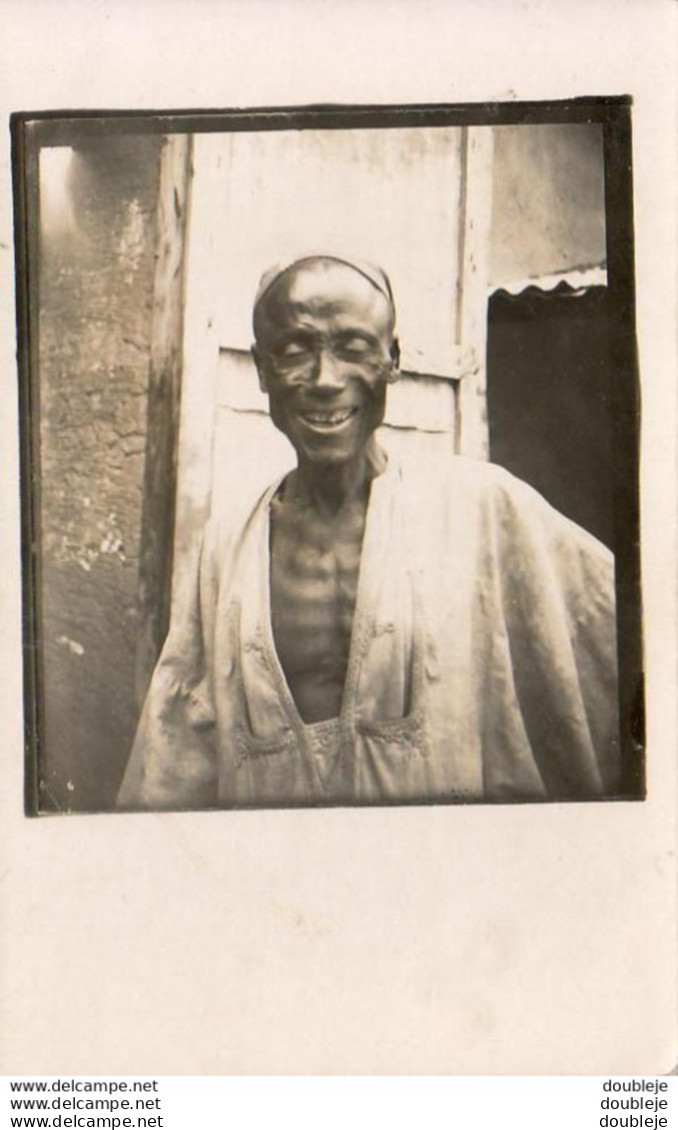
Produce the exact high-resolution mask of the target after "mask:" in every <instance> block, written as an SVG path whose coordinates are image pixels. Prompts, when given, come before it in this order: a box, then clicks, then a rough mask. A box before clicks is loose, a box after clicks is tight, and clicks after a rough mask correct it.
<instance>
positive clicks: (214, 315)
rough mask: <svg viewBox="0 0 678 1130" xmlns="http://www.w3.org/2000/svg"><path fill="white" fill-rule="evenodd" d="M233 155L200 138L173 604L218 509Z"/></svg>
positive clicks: (223, 140) (223, 142)
mask: <svg viewBox="0 0 678 1130" xmlns="http://www.w3.org/2000/svg"><path fill="white" fill-rule="evenodd" d="M230 152H231V135H230V134H198V135H196V136H195V137H194V138H193V153H192V161H193V174H192V179H191V214H190V220H189V238H188V240H187V247H186V267H185V277H186V300H185V312H184V340H183V376H182V395H181V418H180V426H179V466H178V473H177V489H176V518H175V524H174V560H173V564H172V597H171V600H172V607H175V606H176V602H177V601H180V600H181V593H182V590H183V589H184V585H185V583H186V581H187V580H188V578H189V577H190V566H191V561H192V559H193V555H194V551H195V548H196V545H197V543H198V541H199V536H200V532H201V530H202V528H203V526H204V525H205V522H206V521H207V519H208V518H209V516H210V510H211V499H212V485H213V483H212V478H213V458H212V452H213V448H214V421H215V408H216V389H217V375H218V360H219V340H218V324H219V318H218V315H219V310H220V308H221V306H222V304H223V301H224V299H223V293H222V291H223V288H222V277H223V273H224V263H223V259H224V256H225V255H226V254H227V252H228V248H225V247H224V243H223V230H224V215H225V214H226V211H227V208H228V194H229V183H230V177H229V168H230Z"/></svg>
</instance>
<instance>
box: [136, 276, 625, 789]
mask: <svg viewBox="0 0 678 1130" xmlns="http://www.w3.org/2000/svg"><path fill="white" fill-rule="evenodd" d="M395 318H396V315H395V305H394V300H393V295H392V292H391V287H390V283H389V281H388V278H387V276H386V274H385V273H384V272H383V271H382V270H381V269H380V268H377V267H374V266H372V265H370V264H366V263H363V262H361V261H357V260H353V259H344V258H339V257H335V256H332V255H314V256H311V257H306V258H303V259H299V260H297V261H295V262H294V263H291V264H288V265H285V266H282V267H276V268H274V269H272V270H271V271H269V272H268V273H267V274H266V275H265V276H264V278H263V279H262V282H261V284H260V287H259V292H258V294H257V297H256V300H255V306H254V334H255V345H254V347H253V356H254V360H255V363H256V366H257V370H258V373H259V380H260V383H261V387H262V389H263V390H264V391H265V392H266V393H267V395H268V397H269V403H270V412H271V418H272V420H273V423H274V424H275V426H276V427H278V428H279V429H280V430H281V431H282V432H284V434H285V435H286V436H287V437H288V439H289V440H290V442H291V443H292V445H293V447H294V449H295V451H296V454H297V466H296V468H295V470H294V471H292V472H291V473H290V474H289V475H287V476H286V477H285V478H284V479H283V480H282V482H279V483H274V484H272V486H271V487H270V488H269V489H268V490H267V491H266V492H265V494H264V495H263V497H262V498H261V499H260V500H259V502H258V503H257V505H256V506H255V508H254V510H253V511H251V512H250V513H247V514H243V515H240V516H239V517H235V516H230V517H229V519H228V520H225V521H220V520H219V518H218V516H217V517H216V518H215V520H213V521H212V522H211V523H210V525H209V527H208V529H207V530H206V533H205V536H204V539H203V545H202V551H201V555H200V560H199V563H198V567H197V573H196V579H195V587H194V590H193V593H192V596H191V598H190V599H189V600H188V601H187V603H186V604H185V606H184V607H183V608H181V609H180V610H178V612H177V615H176V616H175V619H174V620H173V624H172V628H171V631H170V634H169V637H168V640H167V643H166V645H165V648H164V651H163V654H162V656H161V658H160V661H159V663H158V666H157V668H156V672H155V674H154V677H153V681H152V684H151V688H150V691H149V694H148V698H147V702H146V705H145V708H144V713H143V716H142V719H141V722H140V725H139V731H138V734H137V739H136V743H135V748H134V751H133V754H132V757H131V758H130V764H129V767H128V770H127V773H126V776H125V780H124V782H123V786H122V789H121V792H120V798H119V803H120V806H121V807H127V808H139V807H141V808H179V809H181V808H206V807H215V806H217V807H231V806H236V805H253V806H256V805H270V804H280V805H292V804H323V803H324V804H332V803H344V804H351V803H353V804H360V803H379V802H385V801H445V800H447V801H450V800H516V799H518V800H544V799H549V798H552V799H574V798H578V797H596V796H603V795H612V794H613V793H614V792H615V790H616V789H618V786H619V773H618V745H619V743H618V733H617V701H616V662H615V656H616V647H615V620H614V595H613V594H614V585H613V563H612V559H611V556H610V554H609V553H608V551H607V550H606V549H604V548H603V546H601V545H600V543H598V542H597V541H596V540H595V539H593V538H592V537H590V535H588V534H586V533H585V532H584V531H582V530H580V529H579V528H578V527H577V526H575V525H574V524H573V523H571V522H569V521H568V520H567V519H565V518H563V517H562V516H561V515H560V514H558V513H557V512H555V511H554V510H552V508H551V507H550V506H549V505H548V504H547V503H546V502H545V501H544V500H543V499H542V498H541V497H540V496H539V495H537V494H536V493H535V492H534V491H533V490H532V489H531V488H529V487H527V486H525V485H524V484H523V483H520V482H518V481H517V480H515V479H514V478H512V477H511V476H510V475H509V474H508V473H507V472H505V471H502V470H501V469H499V468H496V467H493V466H492V465H491V464H485V463H480V462H474V461H469V460H465V459H462V458H458V457H454V456H450V458H449V459H447V460H445V461H438V463H437V464H433V463H431V464H430V465H427V466H426V467H424V466H409V467H406V466H400V465H399V464H397V463H396V462H395V461H394V460H392V459H388V458H387V456H386V455H385V453H384V452H383V451H382V449H381V448H380V446H379V444H378V442H377V437H376V431H377V429H378V427H379V425H380V424H381V423H382V420H383V418H384V410H385V404H386V394H387V388H388V385H389V383H391V382H392V381H394V380H395V379H396V378H397V376H398V362H399V349H398V341H397V338H396V336H395Z"/></svg>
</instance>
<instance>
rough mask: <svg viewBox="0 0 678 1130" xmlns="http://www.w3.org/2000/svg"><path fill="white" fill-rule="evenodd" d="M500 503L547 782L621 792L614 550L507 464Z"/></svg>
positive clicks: (509, 580)
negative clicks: (520, 478)
mask: <svg viewBox="0 0 678 1130" xmlns="http://www.w3.org/2000/svg"><path fill="white" fill-rule="evenodd" d="M493 510H494V524H495V538H496V543H497V547H498V555H499V562H500V565H499V568H500V584H501V590H502V607H503V616H504V627H505V630H506V632H507V637H508V642H509V647H510V654H511V663H512V669H513V681H514V686H515V690H516V694H517V697H518V700H519V703H520V709H521V714H522V720H523V724H524V726H525V730H526V733H527V736H528V739H529V742H530V745H531V748H532V753H533V756H534V759H535V762H536V764H537V766H538V769H539V772H540V774H541V777H542V780H543V781H544V785H545V788H546V792H547V794H548V795H549V796H550V797H552V798H554V799H557V798H563V799H565V798H574V797H578V796H582V797H583V796H589V797H595V796H606V795H607V796H610V795H614V793H615V792H617V791H618V789H619V784H620V753H619V718H618V692H617V638H616V618H615V588H614V558H613V556H612V554H611V553H610V551H609V550H608V549H607V548H606V547H605V546H603V545H602V544H601V543H600V542H599V541H598V540H597V539H596V538H594V537H592V536H591V535H590V534H588V533H587V532H586V531H585V530H582V529H581V528H580V527H579V526H577V525H576V524H575V523H574V522H571V521H570V520H569V519H567V518H565V517H563V515H562V514H560V513H559V512H558V511H556V510H554V509H553V507H551V506H550V505H549V504H548V503H547V502H546V501H545V500H544V499H543V498H542V497H541V495H539V494H538V493H537V492H536V491H534V490H533V489H532V488H531V487H529V486H527V485H526V484H524V483H522V482H520V481H518V480H516V479H514V478H513V477H512V476H510V475H509V474H508V473H507V472H501V473H500V475H499V478H498V489H497V491H496V492H495V500H494V507H493Z"/></svg>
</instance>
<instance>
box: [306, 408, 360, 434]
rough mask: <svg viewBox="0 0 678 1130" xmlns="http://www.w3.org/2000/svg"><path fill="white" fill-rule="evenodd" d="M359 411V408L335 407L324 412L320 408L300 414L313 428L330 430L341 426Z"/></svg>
mask: <svg viewBox="0 0 678 1130" xmlns="http://www.w3.org/2000/svg"><path fill="white" fill-rule="evenodd" d="M357 411H358V409H357V408H335V409H333V410H332V411H324V412H323V411H320V410H315V411H311V412H308V411H307V412H300V413H299V415H300V416H301V418H302V420H305V421H306V423H307V424H310V425H311V427H312V428H321V429H322V430H324V431H328V432H329V431H332V430H333V429H334V428H340V427H341V425H342V424H345V423H346V421H347V420H350V419H351V418H352V417H353V416H355V414H356V412H357Z"/></svg>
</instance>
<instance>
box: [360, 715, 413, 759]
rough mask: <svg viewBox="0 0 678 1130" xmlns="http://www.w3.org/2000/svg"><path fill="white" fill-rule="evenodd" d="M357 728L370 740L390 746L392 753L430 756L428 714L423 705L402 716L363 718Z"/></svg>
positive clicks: (409, 755)
mask: <svg viewBox="0 0 678 1130" xmlns="http://www.w3.org/2000/svg"><path fill="white" fill-rule="evenodd" d="M356 729H357V731H358V734H360V735H361V737H363V738H366V739H368V741H371V742H375V743H376V744H377V745H382V746H385V747H388V750H389V753H390V754H391V755H393V754H395V755H396V756H397V755H398V754H400V755H401V756H403V757H414V756H419V757H428V756H429V754H430V752H431V747H430V740H429V734H428V727H427V725H426V715H425V711H424V709H423V708H422V707H419V708H417V709H415V710H412V711H410V713H409V714H405V715H403V716H402V717H400V718H379V719H377V718H375V719H372V718H370V719H366V718H361V719H359V720H358V722H357V725H356Z"/></svg>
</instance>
